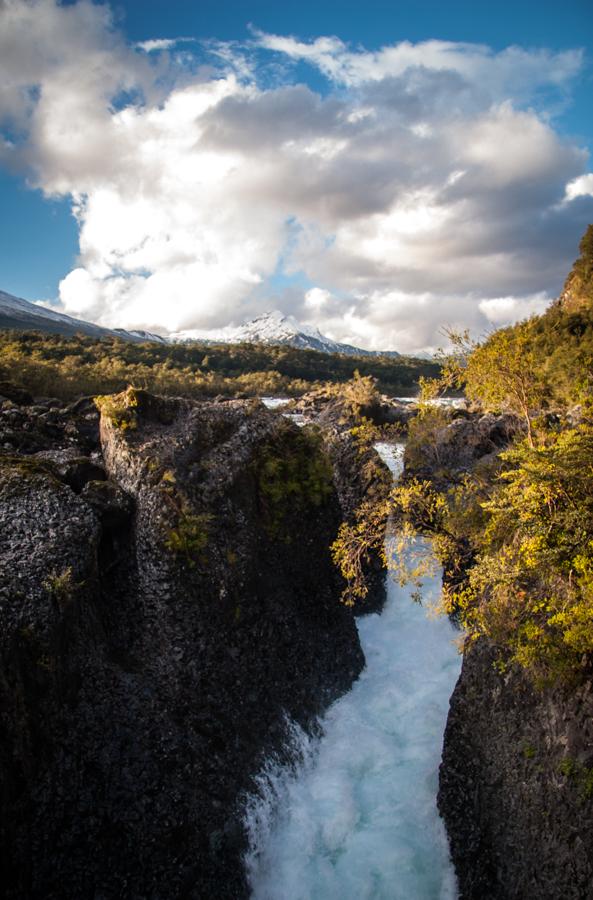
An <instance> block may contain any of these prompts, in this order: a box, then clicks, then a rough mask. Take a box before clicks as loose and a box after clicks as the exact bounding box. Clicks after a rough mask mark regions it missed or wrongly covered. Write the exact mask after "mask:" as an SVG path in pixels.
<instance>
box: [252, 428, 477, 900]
mask: <svg viewBox="0 0 593 900" xmlns="http://www.w3.org/2000/svg"><path fill="white" fill-rule="evenodd" d="M377 450H378V452H379V453H380V455H381V456H382V458H383V459H384V460H385V462H386V463H387V464H388V465H389V467H390V469H391V471H392V472H393V474H394V477H395V478H397V477H398V476H399V474H400V472H401V465H402V462H401V460H402V454H403V445H389V444H379V445H377ZM440 580H441V573H440V572H437V574H436V575H435V577H434V578H432V579H426V580H425V583H424V590H423V605H422V606H420V605H419V604H417V603H414V602H413V601H412V600H411V599H410V595H411V592H412V588H411V587H404V588H402V587H400V586H399V585H397V584H395V583H393V582H390V583H389V585H388V591H387V602H386V604H385V607H384V610H383V612H382V613H381V615H369V616H365V617H364V618H361V619H359V620H358V631H359V635H360V641H361V644H362V648H363V650H364V654H365V658H366V667H365V669H364V671H363V672H362V674H361V676H360V678H359V679H358V680H357V681H356V683H355V684H354V685H353V687H352V690H351V691H350V692H349V693H348V694H346V695H345V696H344V697H342V698H341V699H340V700H338V701H337V702H336V703H334V704H333V705H332V706H331V707H330V709H329V710H328V711H327V713H326V715H325V716H324V718H323V720H322V722H321V727H322V736H321V738H319V739H316V738H310V737H308V736H307V735H305V734H304V733H303V732H302V731H301V730H300V729H298V727H297V726H295V725H289V728H290V732H291V742H292V749H293V751H294V757H295V762H294V764H293V765H292V766H281V765H278V764H275V763H274V762H273V761H270V762H269V764H268V766H267V767H266V769H265V770H264V771H262V772H261V773H260V777H259V786H260V791H259V793H258V795H257V796H254V797H252V798H250V801H249V803H248V806H247V813H246V824H247V828H248V832H249V835H250V849H249V853H248V855H247V858H246V864H247V872H248V877H249V881H250V885H251V890H252V896H253V898H254V900H453V898H455V897H456V896H457V890H456V884H455V876H454V872H453V868H452V865H451V863H450V860H449V851H448V846H447V840H446V836H445V831H444V827H443V824H442V821H441V819H440V818H439V816H438V813H437V808H436V793H437V778H438V766H439V762H440V756H441V747H442V740H443V732H444V728H445V722H446V717H447V710H448V704H449V697H450V695H451V692H452V690H453V687H454V685H455V682H456V680H457V677H458V675H459V671H460V667H461V658H460V656H459V654H458V652H457V648H456V644H455V639H456V636H457V634H456V632H455V631H454V629H453V627H452V625H451V624H450V622H449V620H448V619H447V618H445V617H436V616H435V615H434V614H433V615H431V614H430V613H429V611H428V610H429V606H430V604H431V603H433V602H435V601H436V600H437V598H438V595H439V591H440Z"/></svg>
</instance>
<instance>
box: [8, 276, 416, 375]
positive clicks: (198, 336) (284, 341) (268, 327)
mask: <svg viewBox="0 0 593 900" xmlns="http://www.w3.org/2000/svg"><path fill="white" fill-rule="evenodd" d="M0 328H15V329H20V330H23V331H27V330H29V331H43V332H46V333H48V334H63V335H65V336H67V337H68V336H70V337H71V336H73V335H75V334H87V335H89V336H90V337H94V338H102V337H118V338H121V339H122V340H125V341H133V342H136V343H140V342H144V341H149V342H153V343H158V344H168V343H171V342H177V341H193V340H195V341H198V342H199V343H205V344H208V343H210V344H213V343H215V344H267V345H286V346H289V347H296V348H297V349H299V350H317V351H318V352H319V353H342V354H344V355H346V356H388V357H389V356H391V357H394V358H395V357H399V356H401V354H400V353H397V352H396V351H395V350H363V349H362V347H354V346H353V345H352V344H342V343H340V342H339V341H333V340H332V339H331V338H328V337H326V336H325V335H323V334H321V332H320V331H319V330H318V329H317V328H314V327H311V326H309V325H303V324H302V323H300V322H298V321H297V320H296V319H295V318H294V317H293V316H287V315H284V313H282V312H280V311H279V310H273V311H271V312H266V313H264V314H263V315H261V316H257V318H255V319H252V320H251V321H249V322H246V323H245V325H240V326H238V327H237V328H233V327H227V328H222V329H221V330H220V331H219V332H215V331H209V332H199V331H187V332H179V333H178V334H174V335H171V336H170V337H162V336H161V335H159V334H154V333H152V332H150V331H142V330H131V331H127V330H126V329H125V328H103V327H102V326H101V325H95V324H93V323H92V322H86V321H85V320H84V319H75V318H73V317H72V316H67V315H65V314H64V313H58V312H53V310H51V309H48V308H47V307H45V306H38V305H37V304H36V303H31V302H29V300H23V299H22V297H14V296H13V295H12V294H7V293H6V292H5V291H0Z"/></svg>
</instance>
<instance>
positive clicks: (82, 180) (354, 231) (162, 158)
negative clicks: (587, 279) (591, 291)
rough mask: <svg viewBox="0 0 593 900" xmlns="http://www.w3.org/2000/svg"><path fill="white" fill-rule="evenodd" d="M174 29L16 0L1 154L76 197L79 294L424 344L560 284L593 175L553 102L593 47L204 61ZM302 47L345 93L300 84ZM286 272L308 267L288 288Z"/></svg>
mask: <svg viewBox="0 0 593 900" xmlns="http://www.w3.org/2000/svg"><path fill="white" fill-rule="evenodd" d="M174 43H176V42H174ZM171 49H173V46H172V43H171V42H170V40H169V39H154V40H153V41H146V42H143V44H142V46H141V47H140V46H137V47H134V46H129V45H127V44H126V43H125V41H124V39H123V37H122V35H121V34H119V33H118V32H117V31H116V30H115V29H114V26H113V22H112V19H111V17H110V13H109V8H108V7H105V6H96V5H94V4H93V3H91V2H79V3H77V4H75V5H70V6H67V7H66V6H61V5H58V3H57V2H55V0H5V2H4V4H3V5H0V74H1V76H2V77H1V79H0V84H2V86H3V87H2V89H1V90H0V161H1V160H3V159H4V160H5V161H7V162H8V164H9V165H12V166H13V167H16V166H18V165H24V166H25V167H26V171H27V173H28V177H29V179H30V180H31V181H32V182H33V183H34V184H37V185H38V186H40V187H42V188H43V190H45V191H46V193H47V194H59V195H70V196H71V197H72V199H73V207H74V209H75V211H76V215H77V219H78V222H79V227H80V258H79V261H78V264H77V267H76V268H75V269H74V270H73V271H72V272H70V273H69V274H67V275H66V277H65V278H64V280H63V281H62V283H61V287H60V299H61V303H62V308H63V309H64V310H65V311H66V312H69V313H71V314H73V315H80V316H84V317H85V318H89V319H93V320H94V321H97V322H100V323H102V324H105V325H110V326H123V327H145V328H149V329H154V328H160V329H168V330H171V331H174V332H179V331H194V332H197V331H200V330H205V329H208V328H219V327H220V326H223V325H226V324H227V323H235V324H236V323H238V322H240V321H241V320H243V319H245V318H247V317H250V316H252V315H255V314H257V313H259V312H262V311H264V310H265V309H267V308H270V307H275V306H280V307H281V308H282V309H283V310H284V311H285V312H288V313H292V314H294V315H295V316H297V317H301V318H303V319H305V320H306V321H308V322H309V323H311V324H315V325H317V326H318V327H319V328H320V329H321V330H322V331H324V332H325V333H327V334H329V335H330V336H331V337H334V338H336V339H340V340H344V341H348V342H350V343H354V344H358V345H362V346H365V345H366V346H369V347H372V348H375V349H381V348H386V347H393V348H396V349H401V350H405V351H411V350H414V349H420V348H422V347H434V346H436V345H437V344H438V343H442V337H441V335H440V333H439V329H440V328H441V327H442V326H443V324H449V325H453V326H458V327H465V326H467V325H469V326H471V327H472V328H473V329H474V330H475V331H477V332H478V333H479V332H481V331H483V330H485V329H487V328H489V327H492V325H493V324H504V323H505V322H507V321H511V320H513V319H516V318H521V317H523V316H525V315H529V314H530V313H531V312H533V311H534V310H540V309H541V308H543V306H544V305H545V303H546V302H547V300H548V298H550V297H552V296H553V295H554V293H555V292H556V291H557V290H558V288H559V286H560V283H561V281H562V279H563V276H564V274H565V270H566V267H567V265H568V264H569V262H570V261H571V260H572V258H573V257H574V255H575V248H576V245H577V243H578V238H579V236H580V232H582V231H583V230H584V227H585V224H586V222H587V217H589V220H590V217H591V213H592V211H593V204H591V202H590V201H589V200H588V198H589V197H590V196H591V195H592V194H593V189H592V185H591V181H590V179H591V177H592V176H590V175H586V174H584V173H585V170H586V164H587V156H586V154H585V152H584V151H583V150H581V149H579V148H578V147H577V146H575V145H572V144H570V143H568V142H566V141H564V140H562V139H560V137H559V136H558V135H557V134H556V133H555V131H554V129H553V127H552V126H551V125H550V124H549V122H548V121H547V120H546V116H544V115H543V112H542V114H541V115H540V114H538V113H537V112H535V111H534V105H535V104H541V103H542V100H541V98H542V96H543V97H544V98H547V99H546V103H549V104H551V105H554V104H556V103H558V102H560V101H561V100H562V98H563V97H564V96H565V94H566V92H567V91H568V90H569V86H570V84H571V81H572V79H574V77H575V75H576V74H577V73H578V71H579V67H580V65H581V53H580V52H579V51H566V52H563V53H553V52H551V51H547V50H540V51H527V50H523V49H521V48H509V49H507V50H505V51H503V52H501V53H495V52H494V51H492V50H490V49H489V48H487V47H483V46H480V45H470V44H455V43H450V42H442V41H429V42H424V43H421V44H410V43H408V42H403V43H400V44H396V45H394V46H391V47H385V48H383V49H381V50H379V51H376V52H373V53H369V52H366V51H364V50H352V49H351V48H350V47H348V46H346V45H345V44H343V43H342V42H341V41H339V40H338V39H337V38H333V37H321V38H318V39H317V40H315V41H311V42H308V43H306V42H302V41H298V40H296V39H295V38H291V37H282V36H274V35H263V34H256V35H255V40H254V42H253V44H252V45H251V46H246V47H237V46H235V45H232V44H210V45H208V46H207V47H205V48H202V51H203V56H202V57H200V56H199V54H197V47H196V48H195V49H196V54H197V55H194V57H193V65H191V66H188V65H187V64H186V63H187V60H186V59H184V60H182V61H181V62H180V61H179V59H178V58H177V57H176V55H175V54H174V53H172V54H169V53H167V52H166V51H167V50H171ZM153 51H165V52H153ZM278 59H280V60H281V61H284V62H285V61H288V62H291V61H305V62H307V63H308V64H310V65H312V66H315V67H317V68H318V69H319V70H320V71H321V72H322V73H323V74H324V75H326V76H327V78H328V79H329V86H328V90H327V91H326V92H325V93H324V94H323V95H320V94H318V93H315V92H314V91H313V90H311V89H310V88H309V87H307V86H306V85H304V84H294V83H290V77H291V76H290V67H289V71H288V74H287V72H286V68H285V67H282V66H280V67H279V66H278V64H277V63H278ZM207 62H208V63H209V64H208V65H206V63H207ZM279 72H281V73H282V72H283V73H284V74H283V75H282V77H280V76H279V74H278V73H279ZM287 79H288V81H287ZM3 127H4V129H5V130H4V135H3V134H2V129H3ZM564 197H567V198H568V199H573V198H576V197H581V198H583V199H582V201H580V205H579V204H568V203H566V202H564V203H563V202H562V201H563V198H564ZM278 274H280V275H282V276H283V278H284V280H285V281H286V279H288V280H289V281H290V277H291V275H296V276H298V277H297V279H296V281H295V284H297V285H298V284H302V283H306V284H307V285H308V287H307V288H305V289H298V288H297V287H294V286H292V287H291V286H290V284H289V287H288V288H287V289H285V290H284V291H283V292H282V293H278V292H277V290H276V291H275V290H274V287H273V285H274V284H277V276H278Z"/></svg>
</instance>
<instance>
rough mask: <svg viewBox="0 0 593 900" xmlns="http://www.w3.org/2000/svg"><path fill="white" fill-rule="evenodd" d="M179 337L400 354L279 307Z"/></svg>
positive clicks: (362, 353) (350, 353)
mask: <svg viewBox="0 0 593 900" xmlns="http://www.w3.org/2000/svg"><path fill="white" fill-rule="evenodd" d="M176 337H178V338H179V337H185V338H186V339H187V338H194V339H198V340H199V339H207V340H209V341H213V342H219V343H225V344H288V345H289V346H290V347H298V348H299V349H301V350H318V351H320V352H321V353H345V354H346V355H348V356H399V355H400V354H399V353H396V352H395V350H388V351H385V353H383V352H381V353H380V352H378V351H373V350H362V349H361V348H360V347H353V346H352V345H351V344H341V343H340V342H339V341H332V339H331V338H328V337H326V336H325V335H323V334H321V332H320V331H319V330H318V329H317V328H313V327H311V326H309V325H303V324H302V323H301V322H297V320H296V319H295V318H294V317H293V316H286V315H284V313H281V312H280V311H279V310H277V309H276V310H273V311H272V312H266V313H264V314H263V315H261V316H258V317H257V318H255V319H252V320H251V321H250V322H246V323H245V325H240V326H239V327H237V328H232V327H228V328H223V329H221V331H219V332H216V333H215V332H189V333H186V334H185V335H176Z"/></svg>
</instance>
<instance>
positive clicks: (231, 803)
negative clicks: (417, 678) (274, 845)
mask: <svg viewBox="0 0 593 900" xmlns="http://www.w3.org/2000/svg"><path fill="white" fill-rule="evenodd" d="M25 399H26V398H25ZM4 407H5V409H6V410H7V411H9V410H12V409H17V411H19V410H20V411H21V412H22V413H23V416H22V417H20V418H21V419H22V421H21V422H20V424H21V427H20V428H19V427H18V425H19V423H18V422H17V418H19V417H17V416H14V415H13V416H12V418H13V419H14V426H13V425H11V426H10V431H11V436H9V437H8V439H7V440H6V441H5V450H6V453H7V454H8V455H6V456H4V457H3V458H1V459H0V566H1V568H2V578H1V581H0V723H1V727H2V731H3V735H4V737H3V741H2V747H1V755H0V800H1V804H0V843H1V847H2V850H1V854H2V856H1V858H0V867H1V868H2V872H3V877H2V896H4V897H6V898H17V897H18V898H44V900H48V898H65V900H68V898H77V900H83V898H97V897H102V898H112V897H113V898H115V897H118V898H124V897H125V898H155V900H156V898H159V900H160V898H162V897H168V898H169V897H170V898H177V897H187V898H204V897H209V898H210V897H212V898H216V897H221V898H223V897H224V898H233V897H244V896H246V895H247V886H246V883H245V876H244V872H243V867H242V861H241V855H242V852H243V850H244V849H245V835H244V832H243V829H242V825H241V813H242V797H243V793H244V792H245V791H246V790H249V789H250V788H251V787H252V782H251V777H252V776H253V775H254V774H255V773H256V772H257V770H258V768H259V765H260V762H261V759H262V755H263V754H265V753H266V752H269V751H270V750H271V749H274V748H275V749H278V748H280V747H281V746H282V738H283V736H284V721H285V720H284V716H285V714H288V715H290V716H291V717H292V718H294V719H295V720H297V721H298V722H299V723H301V724H302V725H304V726H305V727H306V726H307V725H308V724H310V723H312V721H313V720H314V718H315V716H316V715H317V714H318V713H319V712H320V711H321V710H322V709H323V708H324V707H325V706H326V705H327V704H328V703H329V702H330V701H331V700H332V699H334V698H335V697H337V696H338V695H339V694H340V693H342V692H344V691H345V690H347V689H348V687H349V686H350V684H351V682H352V680H353V679H354V678H355V677H356V676H357V674H358V673H359V671H360V669H361V667H362V664H363V658H362V653H361V650H360V646H359V643H358V637H357V634H356V629H355V626H354V622H353V619H352V617H351V615H350V614H349V612H348V611H347V610H346V609H345V608H344V607H343V606H342V605H341V604H340V602H339V596H340V590H341V584H340V583H339V580H338V578H337V576H336V573H335V570H334V568H333V566H332V564H331V560H330V556H329V550H328V548H329V545H330V543H331V541H332V539H333V537H334V535H335V532H336V529H337V527H338V525H339V522H340V518H341V513H340V508H339V503H338V499H337V495H336V492H335V488H334V486H333V482H332V476H331V469H330V467H329V465H328V462H327V459H326V457H325V456H324V454H323V453H322V451H321V447H320V441H319V438H317V437H316V436H315V435H314V434H309V433H307V432H306V431H305V432H303V431H300V430H299V429H297V428H296V427H295V426H293V425H292V424H290V423H288V422H286V421H285V420H283V419H281V418H280V417H277V416H274V415H273V414H271V413H269V412H267V411H266V410H264V409H263V407H261V406H260V405H259V404H257V403H253V402H244V401H230V402H220V403H217V402H209V403H197V402H191V401H184V400H163V399H160V398H154V397H151V396H150V395H148V394H144V393H142V392H131V391H130V392H128V393H127V394H126V395H123V396H121V397H119V398H115V399H113V398H104V399H103V404H102V417H101V445H102V451H103V452H102V458H100V457H99V455H98V454H97V453H96V451H93V450H92V449H91V448H92V444H93V437H92V435H91V434H90V432H89V434H87V435H86V436H85V435H84V434H82V433H81V434H79V430H76V428H78V426H76V422H77V421H78V419H80V416H81V415H82V414H81V412H80V410H71V411H70V413H69V414H68V413H66V412H65V411H64V410H62V411H60V410H58V411H57V412H56V413H55V414H54V415H53V416H51V417H50V418H56V417H57V419H58V420H59V421H58V423H57V425H56V424H55V423H54V425H55V429H54V430H53V431H52V430H51V429H50V431H51V433H49V434H48V433H45V432H44V428H45V426H43V423H42V424H41V425H40V424H39V422H38V420H39V419H40V418H41V419H42V418H43V416H44V415H45V413H46V412H47V411H48V410H51V409H52V408H53V407H47V408H46V409H39V410H37V411H33V412H31V407H28V408H27V407H26V404H25V406H23V407H20V406H16V405H15V403H14V401H10V400H6V401H5V403H4ZM4 407H3V408H4ZM84 415H87V416H89V417H90V416H91V413H90V412H89V411H87V412H86V413H84ZM73 417H74V418H73ZM10 418H11V417H10V416H9V420H10ZM74 420H76V421H75V422H74V424H72V422H73V421H74ZM69 421H70V424H72V428H71V429H70V431H71V432H72V433H71V434H70V435H68V433H67V432H68V422H69ZM83 422H84V425H85V427H87V426H88V428H89V429H90V426H91V424H92V423H91V422H90V419H88V420H87V419H83ZM24 423H29V425H30V426H31V427H30V428H29V429H28V431H29V432H30V433H31V434H33V435H34V440H33V441H32V442H29V443H25V444H24V445H23V443H22V440H21V433H22V430H23V429H22V425H23V424H24ZM60 423H61V424H60ZM50 424H51V423H50ZM62 425H63V427H62ZM42 426H43V427H42ZM95 428H96V422H95ZM73 429H74V430H73ZM83 430H84V429H83ZM5 433H6V432H5ZM96 438H97V435H96V434H95V438H94V439H95V440H96ZM85 441H86V442H87V443H86V445H85V446H84V447H83V444H84V442H85ZM7 444H8V446H6V445H7ZM85 447H86V450H85ZM23 449H24V452H25V454H27V455H23V452H22V451H23ZM18 451H21V452H18ZM85 452H86V454H87V455H86V456H85V455H84V454H85ZM93 452H95V455H94V456H93V458H91V457H90V455H88V454H91V453H93ZM33 454H34V455H33ZM85 466H86V468H85Z"/></svg>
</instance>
